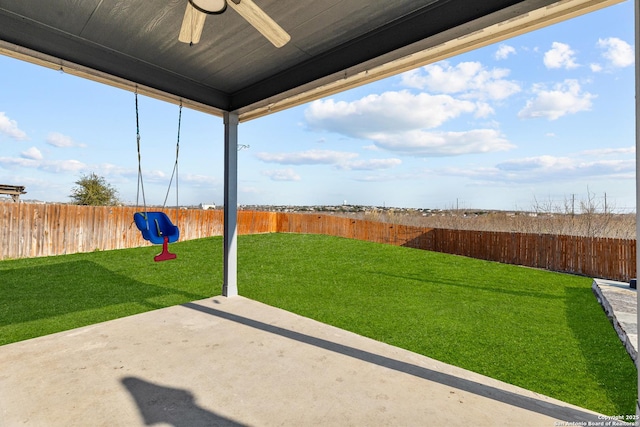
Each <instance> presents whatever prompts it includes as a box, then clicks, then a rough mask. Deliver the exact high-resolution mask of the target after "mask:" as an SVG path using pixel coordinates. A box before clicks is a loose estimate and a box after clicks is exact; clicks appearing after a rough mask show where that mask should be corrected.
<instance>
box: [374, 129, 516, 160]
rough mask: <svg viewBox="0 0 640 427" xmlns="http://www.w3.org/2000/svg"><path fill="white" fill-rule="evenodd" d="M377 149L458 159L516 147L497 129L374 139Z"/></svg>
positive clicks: (406, 134)
mask: <svg viewBox="0 0 640 427" xmlns="http://www.w3.org/2000/svg"><path fill="white" fill-rule="evenodd" d="M371 139H373V140H374V141H375V142H376V145H378V146H379V147H382V148H384V149H387V150H389V151H396V152H400V153H403V154H413V155H416V156H433V157H439V156H457V155H462V154H471V153H488V152H495V151H505V150H509V149H511V148H514V146H513V145H512V144H511V143H509V141H508V140H507V139H506V138H505V137H504V136H503V135H502V134H501V133H500V132H499V131H497V130H495V129H475V130H471V131H466V132H426V131H422V130H413V131H408V132H402V133H395V134H377V135H371Z"/></svg>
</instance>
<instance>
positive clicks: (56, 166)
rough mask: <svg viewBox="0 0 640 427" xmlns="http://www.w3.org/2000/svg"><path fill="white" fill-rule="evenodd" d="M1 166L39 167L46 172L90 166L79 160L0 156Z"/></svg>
mask: <svg viewBox="0 0 640 427" xmlns="http://www.w3.org/2000/svg"><path fill="white" fill-rule="evenodd" d="M0 167H3V168H7V169H13V168H29V169H38V170H42V171H45V172H52V173H61V172H80V171H86V170H88V169H89V168H88V167H87V165H86V164H85V163H82V162H80V161H78V160H40V159H33V158H15V157H0Z"/></svg>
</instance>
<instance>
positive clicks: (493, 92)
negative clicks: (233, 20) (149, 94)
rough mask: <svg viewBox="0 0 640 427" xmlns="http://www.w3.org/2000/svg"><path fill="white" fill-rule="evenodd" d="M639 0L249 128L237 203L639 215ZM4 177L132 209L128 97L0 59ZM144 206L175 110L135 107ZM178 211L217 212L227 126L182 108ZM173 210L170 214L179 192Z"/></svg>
mask: <svg viewBox="0 0 640 427" xmlns="http://www.w3.org/2000/svg"><path fill="white" fill-rule="evenodd" d="M633 39H634V34H633V2H631V1H630V0H628V1H626V2H624V3H622V4H619V5H616V6H612V7H609V8H607V9H603V10H600V11H597V12H594V13H591V14H588V15H585V16H582V17H578V18H575V19H573V20H570V21H566V22H563V23H560V24H557V25H554V26H551V27H547V28H544V29H541V30H538V31H535V32H532V33H529V34H525V35H522V36H519V37H516V38H513V39H510V40H506V41H504V42H500V43H497V44H494V45H491V46H487V47H485V48H482V49H478V50H476V51H473V52H469V53H467V54H464V55H460V56H457V57H454V58H450V59H449V60H447V61H442V62H438V63H435V64H431V65H429V66H427V67H421V68H419V69H416V70H412V71H410V72H407V73H404V74H402V75H398V76H395V77H391V78H388V79H385V80H381V81H378V82H375V83H372V84H369V85H366V86H362V87H359V88H356V89H353V90H350V91H347V92H344V93H341V94H338V95H334V96H331V97H328V98H325V99H322V100H318V101H314V102H312V103H309V104H306V105H302V106H299V107H296V108H292V109H290V110H287V111H284V112H280V113H276V114H273V115H271V116H267V117H263V118H259V119H256V120H252V121H249V122H245V123H242V124H240V127H239V139H240V141H239V142H240V144H243V145H248V146H249V147H248V148H246V149H243V150H241V151H240V152H239V154H238V157H239V194H238V199H239V203H241V204H292V205H316V204H333V205H336V204H342V203H343V202H344V201H347V203H349V204H363V205H374V206H382V205H385V206H397V207H424V208H450V207H455V206H458V207H461V208H463V207H464V208H482V209H507V210H508V209H530V208H531V207H532V205H533V204H534V203H535V201H536V200H537V201H538V203H544V204H549V203H553V204H563V203H564V201H566V200H570V199H571V197H573V195H575V197H576V199H577V200H581V199H582V200H584V199H586V198H587V192H590V193H591V194H592V196H593V197H595V198H596V199H597V200H598V202H599V203H602V202H603V200H604V195H605V194H606V197H607V203H608V206H609V207H614V208H615V209H617V210H619V211H625V212H628V211H631V210H635V124H634V117H635V110H634V108H635V107H634V57H633V56H634V53H633V52H634V51H633V49H634V48H633V43H634V40H633ZM0 77H1V78H0V183H3V184H14V185H25V186H26V187H27V191H28V194H27V195H25V196H24V198H26V199H37V200H43V201H50V202H67V201H69V197H68V196H69V194H70V192H71V189H72V187H73V186H74V182H75V181H77V180H78V178H79V177H80V176H81V175H82V174H87V173H90V172H95V173H97V174H98V175H101V176H104V177H105V179H106V180H107V181H108V182H109V183H111V184H112V185H113V186H114V187H115V188H116V189H117V190H118V192H119V195H120V198H121V199H122V200H123V201H124V202H126V203H135V202H136V190H137V154H136V135H135V133H136V126H135V104H134V95H133V94H132V93H130V92H126V91H123V90H119V89H115V88H112V87H109V86H105V85H101V84H99V83H95V82H92V81H88V80H83V79H80V78H77V77H74V76H71V75H67V74H64V73H61V72H58V71H54V70H50V69H46V68H42V67H39V66H36V65H32V64H28V63H25V62H22V61H18V60H15V59H12V58H8V57H3V56H0ZM139 102H140V128H141V144H142V168H143V173H144V182H145V193H146V200H147V203H149V204H162V202H163V201H164V197H165V193H166V191H167V186H168V183H169V177H170V175H171V171H172V169H173V164H174V156H175V144H176V136H177V119H178V107H177V106H175V105H172V104H167V103H163V102H160V101H156V100H153V99H150V98H146V97H140V100H139ZM179 198H180V204H182V205H192V204H199V203H205V204H211V203H216V204H222V201H223V124H222V119H221V118H218V117H214V116H210V115H207V114H204V113H200V112H196V111H192V110H189V109H186V108H185V109H183V116H182V133H181V136H180V161H179ZM168 204H169V205H173V204H175V190H174V189H172V190H171V196H170V201H169V202H168Z"/></svg>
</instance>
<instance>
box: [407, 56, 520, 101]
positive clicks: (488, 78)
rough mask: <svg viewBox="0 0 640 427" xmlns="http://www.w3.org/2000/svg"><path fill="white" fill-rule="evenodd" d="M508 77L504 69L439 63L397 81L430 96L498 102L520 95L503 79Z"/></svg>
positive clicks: (472, 64)
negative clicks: (450, 95)
mask: <svg viewBox="0 0 640 427" xmlns="http://www.w3.org/2000/svg"><path fill="white" fill-rule="evenodd" d="M509 74H510V70H508V69H506V68H493V69H491V70H489V69H487V68H486V67H484V66H483V65H482V64H481V63H480V62H460V63H459V64H457V65H456V66H451V65H450V64H449V62H447V61H442V62H439V63H437V64H430V65H427V66H425V67H422V68H419V69H416V70H412V71H408V72H406V73H404V74H402V76H401V82H402V84H403V85H405V86H408V87H412V88H416V89H423V90H428V91H431V92H434V93H445V94H454V93H456V94H460V95H461V97H463V98H466V99H480V100H501V99H505V98H508V97H509V96H511V95H513V94H515V93H518V92H520V86H519V85H518V84H517V83H515V82H514V81H511V80H506V77H507V76H508V75H509Z"/></svg>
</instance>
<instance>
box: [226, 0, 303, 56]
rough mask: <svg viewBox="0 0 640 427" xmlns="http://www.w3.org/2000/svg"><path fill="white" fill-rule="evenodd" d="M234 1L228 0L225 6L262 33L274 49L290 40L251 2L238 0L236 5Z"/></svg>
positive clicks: (278, 26)
mask: <svg viewBox="0 0 640 427" xmlns="http://www.w3.org/2000/svg"><path fill="white" fill-rule="evenodd" d="M236 1H238V0H228V1H227V4H228V5H229V6H231V7H232V8H233V9H234V10H235V11H236V12H238V14H240V16H242V17H243V18H244V19H246V20H247V22H249V24H251V25H252V26H253V27H254V28H255V29H256V30H258V31H259V32H260V33H262V35H263V36H265V37H266V38H267V39H268V40H269V41H270V42H271V43H273V45H274V46H275V47H282V46H284V45H285V44H287V42H288V41H289V40H291V36H290V35H289V34H288V33H287V32H286V31H285V30H283V29H282V27H281V26H280V25H278V23H277V22H276V21H274V20H273V19H271V17H269V15H267V14H266V13H264V11H263V10H262V9H260V8H259V7H258V6H257V5H256V4H255V3H254V2H253V0H239V1H238V2H237V3H236Z"/></svg>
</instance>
